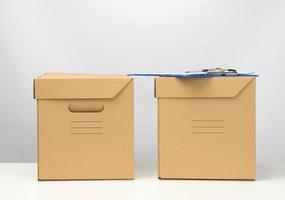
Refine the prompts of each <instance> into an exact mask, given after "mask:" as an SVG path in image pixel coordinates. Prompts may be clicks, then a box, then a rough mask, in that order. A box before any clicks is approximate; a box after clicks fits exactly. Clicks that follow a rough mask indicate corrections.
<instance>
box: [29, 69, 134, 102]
mask: <svg viewBox="0 0 285 200" xmlns="http://www.w3.org/2000/svg"><path fill="white" fill-rule="evenodd" d="M132 79H133V78H132V77H129V76H126V75H94V74H65V73H46V74H43V75H41V76H39V77H37V78H36V79H35V80H34V98H36V99H81V98H86V99H91V98H114V97H115V96H116V95H117V94H118V93H119V92H120V91H121V90H122V89H123V88H124V87H125V86H126V85H127V84H128V83H129V82H130V81H131V80H132Z"/></svg>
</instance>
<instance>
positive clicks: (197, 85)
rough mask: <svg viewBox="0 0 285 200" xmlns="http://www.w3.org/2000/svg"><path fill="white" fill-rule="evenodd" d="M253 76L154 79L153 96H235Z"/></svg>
mask: <svg viewBox="0 0 285 200" xmlns="http://www.w3.org/2000/svg"><path fill="white" fill-rule="evenodd" d="M254 79H255V77H215V78H174V77H158V78H156V79H155V96H156V97H161V98H167V97H181V98H186V97H187V98H219V97H235V96H237V95H238V94H239V93H240V92H241V91H242V90H243V89H244V88H245V87H246V86H247V85H248V84H249V83H250V82H251V81H252V80H254Z"/></svg>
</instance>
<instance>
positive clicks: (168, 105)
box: [155, 77, 256, 180]
mask: <svg viewBox="0 0 285 200" xmlns="http://www.w3.org/2000/svg"><path fill="white" fill-rule="evenodd" d="M155 95H156V97H157V102H158V164H159V167H158V171H159V178H162V179H248V180H254V179H255V176H256V175H255V174H256V169H255V165H256V164H255V163H256V161H255V160H256V158H255V157H256V155H255V77H216V78H189V79H187V78H163V77H159V78H156V79H155Z"/></svg>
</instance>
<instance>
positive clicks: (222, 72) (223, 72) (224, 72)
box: [186, 68, 238, 76]
mask: <svg viewBox="0 0 285 200" xmlns="http://www.w3.org/2000/svg"><path fill="white" fill-rule="evenodd" d="M197 72H205V73H207V75H214V76H235V75H238V72H237V70H236V69H223V68H213V69H200V70H190V71H186V73H197Z"/></svg>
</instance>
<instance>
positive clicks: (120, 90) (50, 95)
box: [34, 74, 134, 180]
mask: <svg viewBox="0 0 285 200" xmlns="http://www.w3.org/2000/svg"><path fill="white" fill-rule="evenodd" d="M34 97H35V98H36V99H37V108H38V110H37V112H38V113H37V114H38V179H39V180H68V179H69V180H70V179H133V178H134V141H133V140H134V138H133V137H134V136H133V129H134V119H133V117H134V116H133V115H134V110H133V107H134V102H133V79H132V78H131V77H128V76H103V75H102V76H100V75H84V74H44V75H42V76H39V77H38V78H37V79H35V80H34Z"/></svg>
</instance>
